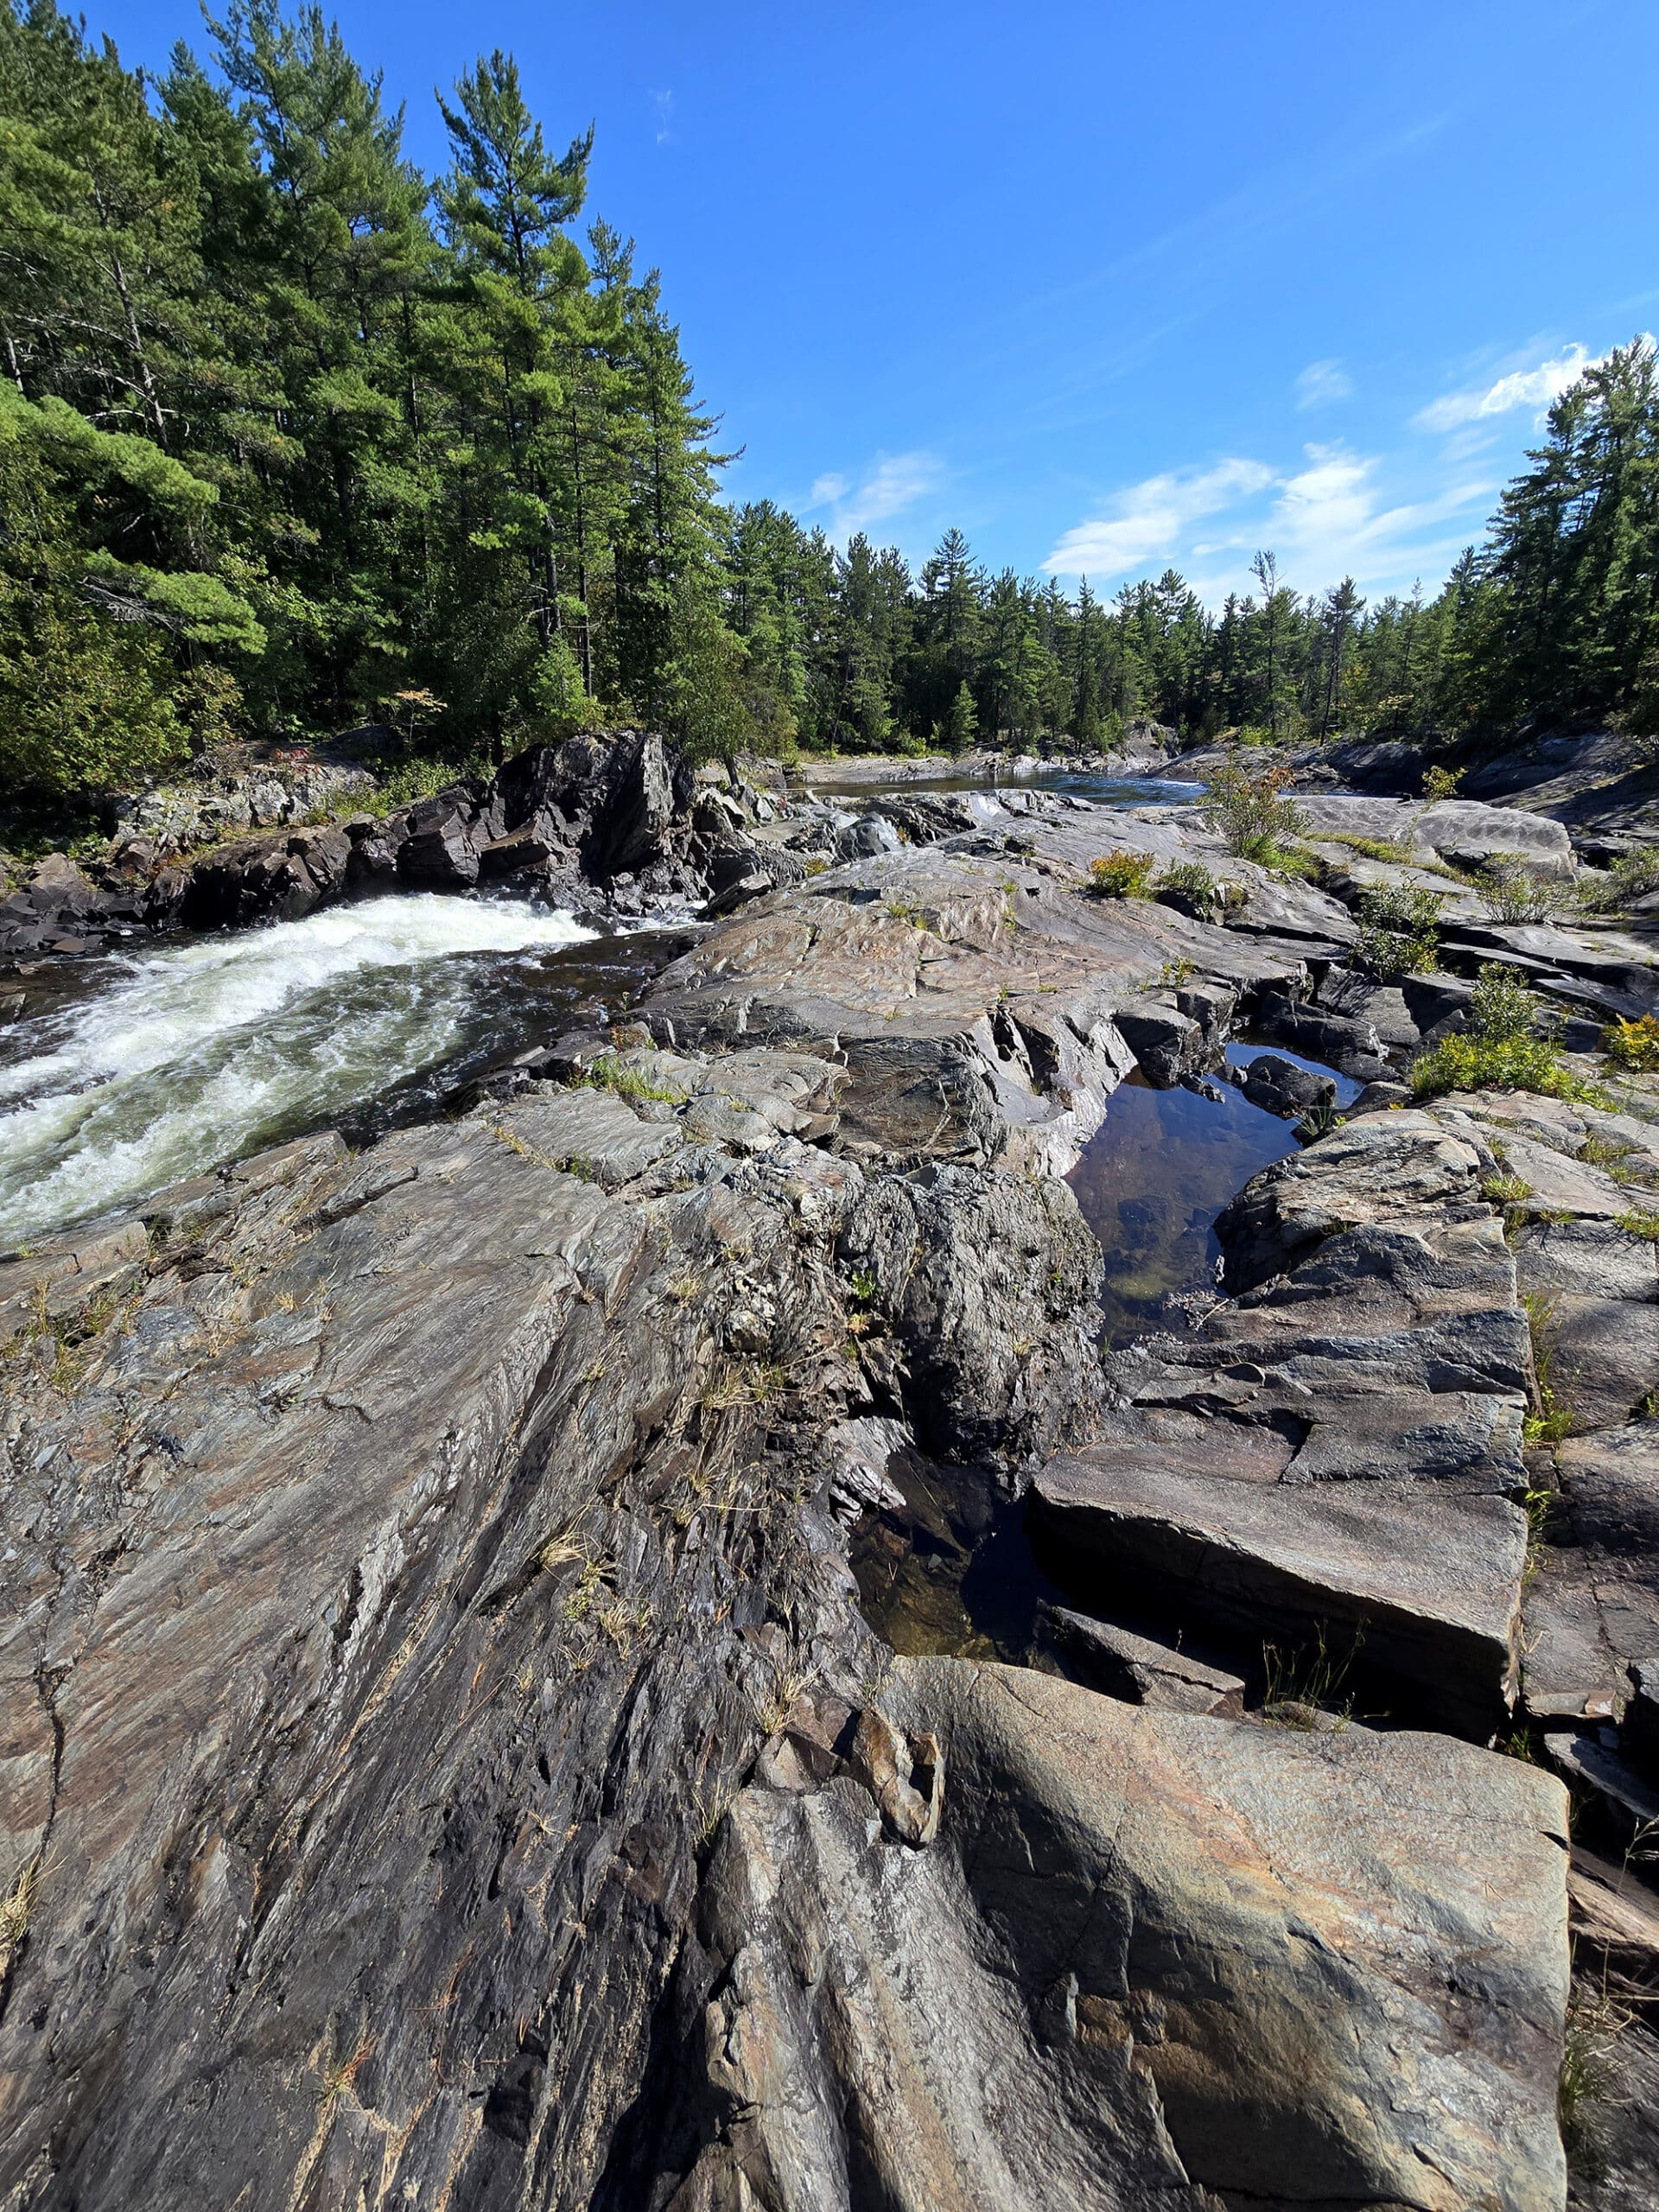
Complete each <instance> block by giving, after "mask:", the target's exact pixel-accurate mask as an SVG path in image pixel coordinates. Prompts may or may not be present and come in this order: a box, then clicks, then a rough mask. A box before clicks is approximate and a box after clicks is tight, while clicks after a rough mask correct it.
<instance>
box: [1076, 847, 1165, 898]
mask: <svg viewBox="0 0 1659 2212" xmlns="http://www.w3.org/2000/svg"><path fill="white" fill-rule="evenodd" d="M1157 865H1158V855H1157V854H1156V853H1130V852H1123V851H1118V852H1115V853H1103V854H1102V855H1101V856H1100V858H1099V859H1098V860H1097V861H1091V862H1090V868H1089V888H1090V891H1091V892H1092V893H1094V895H1095V897H1096V899H1145V898H1147V897H1149V896H1150V894H1151V890H1152V873H1153V870H1154V868H1156V867H1157Z"/></svg>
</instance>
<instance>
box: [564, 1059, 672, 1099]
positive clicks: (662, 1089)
mask: <svg viewBox="0 0 1659 2212" xmlns="http://www.w3.org/2000/svg"><path fill="white" fill-rule="evenodd" d="M575 1088H577V1089H579V1090H609V1091H612V1092H613V1093H614V1094H615V1096H617V1097H619V1098H639V1099H647V1098H649V1099H657V1100H659V1101H660V1102H661V1103H663V1104H664V1105H667V1106H683V1105H684V1104H685V1103H686V1101H687V1099H688V1098H690V1096H691V1094H690V1091H689V1090H680V1089H679V1088H678V1087H677V1085H676V1084H671V1083H658V1082H656V1081H654V1080H653V1078H652V1077H650V1076H649V1075H647V1074H646V1073H645V1070H644V1069H643V1068H638V1067H630V1066H627V1065H625V1064H624V1062H622V1061H621V1060H619V1059H618V1058H616V1056H615V1054H614V1053H613V1052H606V1053H603V1054H601V1057H600V1058H598V1059H596V1060H594V1062H593V1063H592V1065H590V1066H588V1067H586V1068H584V1069H583V1070H582V1075H581V1077H580V1078H579V1080H578V1083H577V1084H576V1085H575Z"/></svg>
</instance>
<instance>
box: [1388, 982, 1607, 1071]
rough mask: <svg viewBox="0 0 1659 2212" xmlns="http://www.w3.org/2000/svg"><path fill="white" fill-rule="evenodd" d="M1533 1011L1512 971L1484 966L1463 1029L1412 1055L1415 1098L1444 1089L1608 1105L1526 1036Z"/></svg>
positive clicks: (1539, 1041)
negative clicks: (1532, 1094)
mask: <svg viewBox="0 0 1659 2212" xmlns="http://www.w3.org/2000/svg"><path fill="white" fill-rule="evenodd" d="M1536 1010H1537V1001H1536V1000H1535V998H1534V996H1533V995H1532V993H1531V992H1530V991H1529V989H1528V988H1527V986H1526V983H1525V982H1524V981H1523V980H1522V977H1521V976H1520V975H1519V974H1518V973H1517V971H1516V969H1513V968H1506V967H1504V966H1503V964H1502V963H1498V962H1489V963H1487V965H1486V966H1485V967H1484V968H1483V969H1481V971H1480V975H1479V976H1478V979H1477V981H1476V983H1475V995H1474V997H1473V998H1472V1000H1471V1001H1470V1006H1469V1027H1468V1028H1467V1029H1466V1030H1463V1031H1460V1032H1459V1033H1456V1034H1454V1035H1452V1036H1450V1037H1448V1038H1446V1039H1445V1040H1444V1041H1443V1042H1442V1043H1440V1044H1439V1045H1436V1046H1434V1047H1433V1050H1432V1051H1430V1052H1424V1053H1421V1055H1420V1056H1419V1057H1418V1058H1417V1059H1416V1060H1415V1061H1414V1064H1413V1065H1412V1071H1411V1087H1412V1089H1413V1090H1414V1091H1415V1093H1416V1095H1417V1096H1418V1097H1419V1098H1435V1097H1438V1096H1440V1094H1441V1092H1443V1091H1447V1090H1535V1091H1537V1092H1539V1093H1540V1094H1541V1096H1544V1097H1547V1098H1581V1099H1583V1100H1584V1101H1586V1103H1589V1104H1593V1105H1604V1104H1607V1103H1611V1102H1610V1101H1609V1100H1608V1099H1607V1096H1606V1094H1605V1092H1604V1091H1600V1090H1597V1089H1596V1088H1595V1086H1594V1085H1593V1084H1586V1083H1580V1082H1579V1081H1578V1080H1577V1078H1576V1077H1573V1076H1571V1075H1569V1074H1568V1073H1567V1070H1566V1069H1565V1068H1563V1067H1562V1065H1560V1054H1559V1052H1557V1050H1556V1047H1555V1046H1554V1045H1553V1044H1551V1043H1550V1042H1549V1041H1548V1039H1546V1038H1542V1037H1535V1036H1534V1035H1533V1034H1532V1024H1533V1018H1534V1015H1535V1013H1536Z"/></svg>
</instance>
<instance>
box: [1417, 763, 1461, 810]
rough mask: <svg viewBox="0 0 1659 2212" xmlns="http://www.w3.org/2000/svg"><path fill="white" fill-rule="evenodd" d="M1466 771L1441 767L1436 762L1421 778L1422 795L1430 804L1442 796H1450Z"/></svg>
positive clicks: (1435, 802)
mask: <svg viewBox="0 0 1659 2212" xmlns="http://www.w3.org/2000/svg"><path fill="white" fill-rule="evenodd" d="M1465 772H1466V771H1465V770H1464V769H1462V768H1442V767H1440V766H1439V765H1438V763H1437V764H1436V765H1435V766H1433V768H1431V769H1430V770H1429V772H1428V773H1427V775H1426V776H1425V777H1424V778H1423V797H1424V798H1425V799H1427V802H1428V804H1429V805H1430V806H1433V805H1435V804H1437V803H1438V802H1439V801H1440V800H1441V799H1443V798H1452V797H1453V796H1454V795H1455V793H1456V791H1457V788H1458V785H1459V784H1460V783H1461V782H1462V781H1463V779H1464V776H1465Z"/></svg>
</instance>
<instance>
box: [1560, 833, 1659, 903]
mask: <svg viewBox="0 0 1659 2212" xmlns="http://www.w3.org/2000/svg"><path fill="white" fill-rule="evenodd" d="M1655 890H1659V846H1653V845H1650V846H1649V847H1648V848H1647V849H1646V850H1645V851H1643V852H1639V853H1621V854H1620V855H1619V856H1618V859H1617V860H1616V861H1614V862H1613V864H1612V866H1611V868H1609V869H1608V870H1607V873H1606V874H1605V875H1601V876H1592V877H1589V878H1587V879H1586V880H1583V881H1581V882H1580V884H1579V886H1578V890H1577V894H1576V896H1577V902H1578V904H1579V905H1580V906H1581V907H1582V908H1583V909H1584V910H1585V912H1586V913H1591V914H1616V913H1618V912H1620V911H1621V909H1622V908H1624V907H1625V906H1630V905H1632V904H1633V903H1634V902H1635V900H1637V899H1643V898H1645V897H1646V896H1647V894H1648V893H1649V891H1655Z"/></svg>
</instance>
